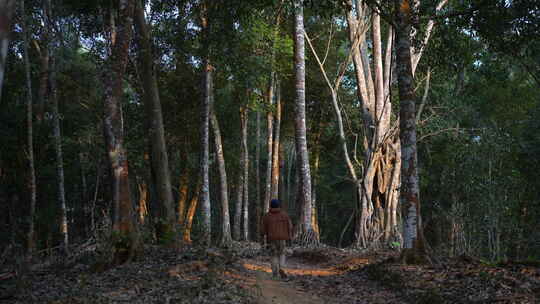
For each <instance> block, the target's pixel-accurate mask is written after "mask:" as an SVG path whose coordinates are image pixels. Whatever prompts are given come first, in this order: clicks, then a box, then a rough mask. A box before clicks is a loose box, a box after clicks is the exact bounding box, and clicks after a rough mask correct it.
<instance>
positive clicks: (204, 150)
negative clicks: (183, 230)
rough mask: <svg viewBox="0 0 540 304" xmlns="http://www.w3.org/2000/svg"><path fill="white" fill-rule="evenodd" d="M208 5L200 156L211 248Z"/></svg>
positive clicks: (204, 26) (204, 11) (205, 11)
mask: <svg viewBox="0 0 540 304" xmlns="http://www.w3.org/2000/svg"><path fill="white" fill-rule="evenodd" d="M208 5H209V4H208V3H207V2H203V3H202V4H201V16H200V18H201V25H202V35H203V41H204V42H203V48H204V50H203V52H204V55H203V56H204V57H203V65H202V67H203V84H204V85H203V91H204V98H203V102H202V105H201V131H200V132H201V152H200V153H201V156H200V158H201V159H200V170H201V176H202V187H201V196H200V199H201V205H202V213H203V216H204V223H203V230H204V232H203V234H204V236H203V240H204V242H205V244H206V245H207V246H210V243H211V242H212V230H211V229H212V222H211V209H210V208H211V207H210V189H209V187H210V182H209V176H208V175H209V173H208V167H209V165H208V158H209V147H208V146H209V143H208V142H209V140H208V139H209V136H208V129H209V120H210V109H211V108H212V102H213V99H214V95H213V90H214V88H213V75H212V74H213V71H214V67H213V66H212V64H211V61H210V50H209V47H210V45H209V39H210V37H209V33H210V29H209V20H208Z"/></svg>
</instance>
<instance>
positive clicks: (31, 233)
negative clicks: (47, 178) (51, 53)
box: [20, 0, 36, 254]
mask: <svg viewBox="0 0 540 304" xmlns="http://www.w3.org/2000/svg"><path fill="white" fill-rule="evenodd" d="M20 3H21V21H22V31H23V37H24V44H23V48H24V71H25V76H26V90H27V92H26V126H27V131H26V136H27V149H28V151H27V153H28V169H29V171H30V172H29V174H30V176H29V181H28V190H30V222H29V227H28V236H27V245H28V248H27V250H28V254H32V253H33V252H34V250H35V246H36V245H35V228H34V220H35V214H36V171H35V167H34V135H33V115H32V109H33V102H32V78H31V77H30V60H29V59H28V27H27V24H26V12H25V8H24V0H21V2H20Z"/></svg>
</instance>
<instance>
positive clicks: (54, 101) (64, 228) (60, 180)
mask: <svg viewBox="0 0 540 304" xmlns="http://www.w3.org/2000/svg"><path fill="white" fill-rule="evenodd" d="M46 3H47V12H46V13H45V16H46V17H45V30H46V31H48V36H49V37H50V38H51V39H50V40H49V45H48V46H47V47H48V49H49V53H50V54H51V55H50V56H51V57H50V64H51V66H50V75H49V87H50V96H49V97H50V100H51V105H52V112H53V115H52V118H53V138H54V150H55V156H56V178H57V186H58V203H59V205H60V219H59V220H60V221H59V222H60V234H61V235H62V249H63V250H64V254H67V253H68V252H69V247H68V246H69V233H68V220H67V207H66V190H65V178H64V157H63V152H62V134H61V127H60V112H59V109H58V93H57V89H58V88H57V86H56V57H55V55H54V51H53V43H52V42H53V40H54V39H53V36H52V35H51V33H52V28H53V26H54V25H53V24H54V22H53V17H52V5H51V0H47V2H46Z"/></svg>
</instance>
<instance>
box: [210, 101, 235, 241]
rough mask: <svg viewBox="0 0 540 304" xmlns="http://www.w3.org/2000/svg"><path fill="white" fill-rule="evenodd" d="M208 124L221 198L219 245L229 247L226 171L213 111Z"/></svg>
mask: <svg viewBox="0 0 540 304" xmlns="http://www.w3.org/2000/svg"><path fill="white" fill-rule="evenodd" d="M210 122H211V124H212V129H213V130H214V144H215V149H216V154H217V162H218V167H219V184H220V198H221V217H222V218H221V241H220V243H221V245H222V246H229V245H230V244H231V243H232V237H231V219H230V215H229V191H228V183H227V171H226V170H225V157H224V156H223V144H222V143H221V132H220V129H219V123H218V120H217V117H216V112H215V111H214V109H211V111H210Z"/></svg>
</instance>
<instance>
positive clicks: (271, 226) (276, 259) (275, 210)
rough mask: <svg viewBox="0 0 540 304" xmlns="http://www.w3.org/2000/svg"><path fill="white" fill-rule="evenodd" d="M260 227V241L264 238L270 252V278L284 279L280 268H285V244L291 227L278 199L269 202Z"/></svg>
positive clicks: (284, 276) (290, 232) (290, 233)
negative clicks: (267, 210) (268, 208)
mask: <svg viewBox="0 0 540 304" xmlns="http://www.w3.org/2000/svg"><path fill="white" fill-rule="evenodd" d="M261 226H262V227H261V228H262V229H261V233H262V240H263V241H264V236H266V241H267V243H268V244H269V245H270V250H271V251H272V276H273V277H274V278H277V277H278V275H279V276H280V277H281V278H286V277H287V275H286V274H285V272H284V271H283V270H282V269H281V267H283V266H285V242H286V241H287V240H290V239H292V234H293V227H292V223H291V219H290V218H289V216H288V215H287V213H285V212H284V211H283V210H281V202H280V201H279V200H278V199H273V200H272V201H271V202H270V211H269V212H268V213H267V214H265V215H264V217H263V219H262V225H261Z"/></svg>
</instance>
